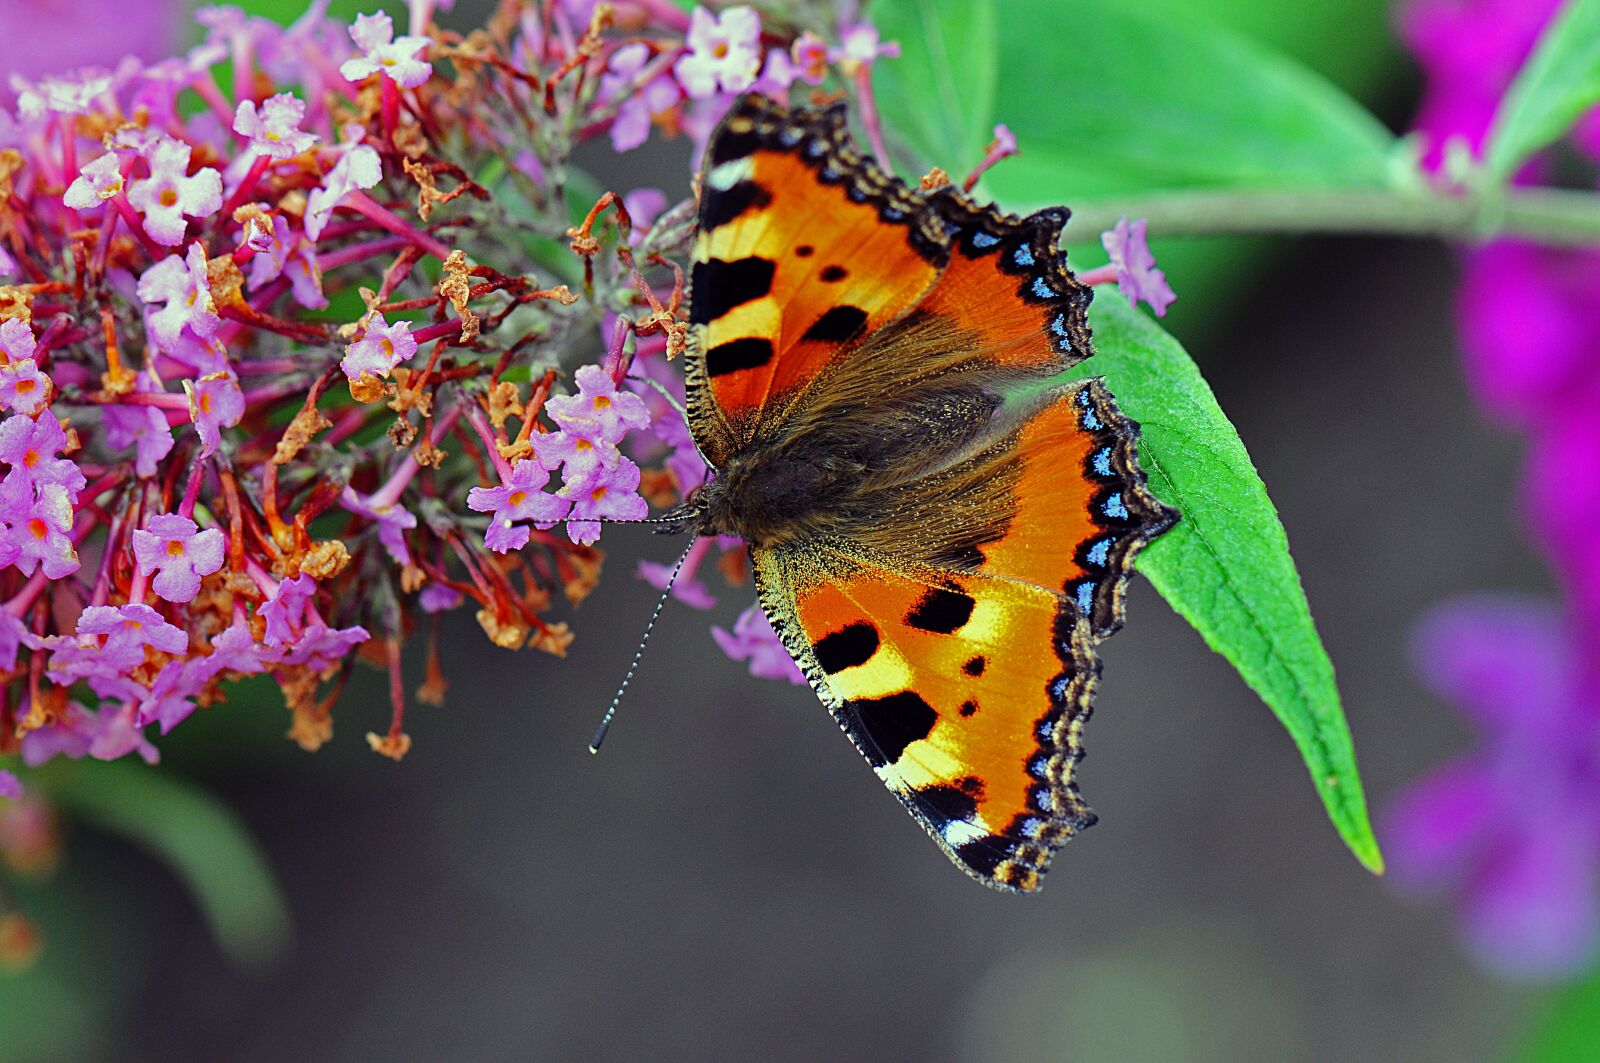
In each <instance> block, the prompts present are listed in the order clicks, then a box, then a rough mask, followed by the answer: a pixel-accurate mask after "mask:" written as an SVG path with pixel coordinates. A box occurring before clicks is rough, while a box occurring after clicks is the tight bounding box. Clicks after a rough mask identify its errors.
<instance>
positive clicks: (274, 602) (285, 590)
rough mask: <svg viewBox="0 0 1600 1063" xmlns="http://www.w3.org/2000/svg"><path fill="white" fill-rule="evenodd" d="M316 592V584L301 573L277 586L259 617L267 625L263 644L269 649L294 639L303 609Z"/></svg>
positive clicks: (298, 630) (304, 609)
mask: <svg viewBox="0 0 1600 1063" xmlns="http://www.w3.org/2000/svg"><path fill="white" fill-rule="evenodd" d="M316 593H317V583H316V581H315V580H313V579H312V578H311V577H310V576H307V575H305V574H304V573H302V574H300V575H298V576H296V577H295V578H294V579H286V580H282V581H280V582H279V583H278V586H277V588H276V589H275V590H274V591H273V592H272V594H271V596H270V597H268V598H267V600H266V602H265V603H263V605H262V606H261V616H262V618H263V619H264V620H266V622H267V630H266V636H265V641H266V644H267V645H268V646H282V645H283V644H285V643H287V642H292V641H293V640H294V637H295V636H296V635H297V634H299V632H300V628H301V626H302V625H303V624H304V622H305V621H304V617H305V612H306V607H307V606H308V605H310V604H311V599H312V597H313V596H314V595H315V594H316Z"/></svg>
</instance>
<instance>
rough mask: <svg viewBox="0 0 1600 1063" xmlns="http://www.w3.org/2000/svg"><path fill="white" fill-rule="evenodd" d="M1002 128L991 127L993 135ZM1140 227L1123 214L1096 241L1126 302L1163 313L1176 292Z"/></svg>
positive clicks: (1137, 222)
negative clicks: (1113, 225) (1108, 256)
mask: <svg viewBox="0 0 1600 1063" xmlns="http://www.w3.org/2000/svg"><path fill="white" fill-rule="evenodd" d="M1003 128H1004V127H1003V126H997V127H995V133H996V136H997V137H998V135H999V133H1000V130H1001V129H1003ZM1144 230H1145V220H1144V219H1143V218H1139V219H1138V220H1136V221H1132V222H1130V221H1128V219H1127V218H1123V219H1122V220H1121V221H1119V222H1117V227H1116V228H1114V229H1110V230H1108V231H1106V232H1104V233H1101V234H1100V243H1101V245H1103V246H1104V247H1105V249H1106V254H1108V255H1110V256H1111V266H1112V268H1113V269H1115V270H1116V271H1117V289H1118V290H1119V291H1121V292H1122V294H1123V295H1125V296H1127V299H1128V305H1129V306H1137V305H1139V300H1140V299H1143V300H1144V301H1145V302H1147V303H1149V304H1150V309H1151V310H1153V311H1154V312H1155V315H1156V317H1164V316H1166V313H1167V307H1168V306H1169V305H1170V304H1171V303H1172V301H1173V300H1174V299H1176V298H1177V296H1175V295H1173V294H1172V289H1171V288H1170V287H1168V286H1167V275H1166V274H1165V273H1162V272H1161V271H1160V270H1159V269H1156V268H1155V264H1156V256H1155V255H1152V254H1151V253H1150V248H1149V246H1148V245H1147V244H1146V243H1145V240H1144Z"/></svg>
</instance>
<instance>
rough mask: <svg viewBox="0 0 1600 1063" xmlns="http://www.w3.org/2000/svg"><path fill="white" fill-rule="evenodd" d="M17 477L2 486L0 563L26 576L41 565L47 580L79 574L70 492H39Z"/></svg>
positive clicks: (48, 488) (46, 488) (51, 488)
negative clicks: (77, 572)
mask: <svg viewBox="0 0 1600 1063" xmlns="http://www.w3.org/2000/svg"><path fill="white" fill-rule="evenodd" d="M46 420H53V418H46ZM3 427H4V426H0V429H3ZM15 475H16V474H15V473H12V474H11V475H8V476H7V477H6V479H5V483H4V484H3V485H0V521H4V523H5V533H4V535H3V537H0V561H4V562H5V563H7V564H13V565H16V566H17V568H18V569H19V570H20V571H21V572H22V574H23V575H25V576H31V575H33V571H34V569H36V568H38V567H39V566H41V565H43V566H44V574H45V578H47V579H60V578H61V577H63V576H70V575H71V574H72V573H74V572H76V571H78V551H77V550H75V549H73V546H72V501H71V499H70V498H69V497H68V495H67V490H66V488H64V487H60V486H57V485H55V484H42V485H40V486H39V487H38V489H37V490H35V489H34V487H33V485H32V484H30V483H29V482H28V481H26V480H14V479H13V477H14V476H15Z"/></svg>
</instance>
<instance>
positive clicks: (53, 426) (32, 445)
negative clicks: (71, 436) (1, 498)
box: [0, 414, 85, 502]
mask: <svg viewBox="0 0 1600 1063" xmlns="http://www.w3.org/2000/svg"><path fill="white" fill-rule="evenodd" d="M66 445H67V433H66V432H64V431H62V430H61V422H59V421H57V420H56V419H55V418H54V417H51V416H50V415H49V414H46V415H45V416H43V417H40V418H38V419H37V420H35V419H34V418H31V417H24V416H22V415H21V414H16V415H13V416H11V417H7V418H6V419H5V420H4V421H0V461H3V462H5V463H6V464H7V465H10V466H11V467H12V468H11V471H10V472H9V473H7V474H6V479H5V482H6V484H7V485H12V484H31V485H34V486H39V487H43V486H46V485H49V486H54V487H59V488H61V489H62V490H64V491H66V492H67V495H68V498H69V499H70V500H71V501H73V502H76V501H77V500H78V492H79V491H82V490H83V486H84V482H85V481H84V478H83V472H82V470H80V469H79V468H78V466H77V465H76V464H75V463H74V462H73V461H72V459H70V458H62V457H57V454H58V452H59V451H60V450H61V449H62V448H63V447H65V446H66Z"/></svg>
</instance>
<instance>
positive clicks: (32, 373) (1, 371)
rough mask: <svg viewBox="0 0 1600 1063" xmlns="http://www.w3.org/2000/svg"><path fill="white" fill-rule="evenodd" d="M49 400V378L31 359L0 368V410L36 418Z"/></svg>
mask: <svg viewBox="0 0 1600 1063" xmlns="http://www.w3.org/2000/svg"><path fill="white" fill-rule="evenodd" d="M49 400H50V378H49V377H47V376H45V375H44V374H43V373H41V372H39V367H38V366H37V365H36V364H34V361H33V359H32V358H24V359H22V361H20V362H12V363H11V364H10V365H5V366H0V409H6V410H12V411H14V412H16V413H20V414H24V415H26V416H28V417H36V416H38V414H39V411H40V410H42V409H44V408H45V406H46V404H47V403H48V402H49Z"/></svg>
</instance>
